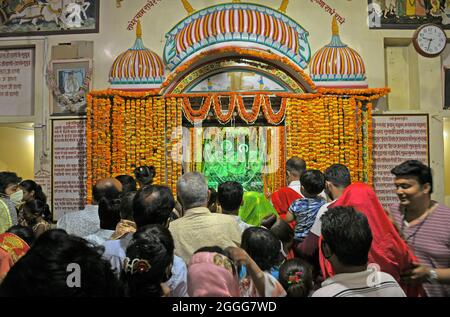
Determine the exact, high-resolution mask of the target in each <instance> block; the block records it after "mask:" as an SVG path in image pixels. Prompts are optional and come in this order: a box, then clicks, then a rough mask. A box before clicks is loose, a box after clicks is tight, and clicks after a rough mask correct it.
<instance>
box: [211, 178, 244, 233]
mask: <svg viewBox="0 0 450 317" xmlns="http://www.w3.org/2000/svg"><path fill="white" fill-rule="evenodd" d="M243 197H244V188H243V187H242V185H241V184H239V183H238V182H226V183H223V184H220V185H219V188H218V192H217V200H218V202H219V206H220V207H221V209H222V213H223V214H224V215H230V216H231V217H233V218H234V219H235V220H236V222H237V223H238V225H239V228H240V229H241V232H244V231H245V229H247V228H249V227H251V226H250V225H249V224H247V223H245V222H244V221H242V219H241V217H239V208H240V207H241V206H242V205H243V203H244V200H243Z"/></svg>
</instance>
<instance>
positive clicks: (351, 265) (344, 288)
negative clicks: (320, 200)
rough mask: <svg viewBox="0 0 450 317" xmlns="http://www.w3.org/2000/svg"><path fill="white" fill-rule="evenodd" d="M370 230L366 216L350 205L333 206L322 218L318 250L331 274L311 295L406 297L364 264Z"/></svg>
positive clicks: (383, 275) (386, 276) (393, 282)
mask: <svg viewBox="0 0 450 317" xmlns="http://www.w3.org/2000/svg"><path fill="white" fill-rule="evenodd" d="M372 239H373V238H372V232H371V230H370V226H369V222H368V220H367V217H366V216H365V215H364V214H362V213H359V212H357V211H356V210H355V209H354V208H353V207H336V208H332V209H330V211H329V212H328V213H326V214H325V215H324V216H323V217H322V243H321V252H322V255H323V257H324V259H323V263H322V265H326V263H325V259H326V260H327V261H328V262H329V264H330V265H331V267H332V269H333V272H334V275H333V276H332V277H330V278H328V279H327V280H325V281H324V282H323V283H322V288H320V289H319V290H317V291H316V292H315V293H314V294H313V295H312V297H406V295H405V293H404V292H403V290H402V288H401V287H400V285H398V283H397V282H396V280H395V279H394V278H393V277H392V276H391V275H389V274H387V273H383V272H380V271H379V270H378V269H377V267H378V266H377V265H376V264H371V265H370V266H369V267H370V268H369V267H368V259H369V250H370V248H371V246H372Z"/></svg>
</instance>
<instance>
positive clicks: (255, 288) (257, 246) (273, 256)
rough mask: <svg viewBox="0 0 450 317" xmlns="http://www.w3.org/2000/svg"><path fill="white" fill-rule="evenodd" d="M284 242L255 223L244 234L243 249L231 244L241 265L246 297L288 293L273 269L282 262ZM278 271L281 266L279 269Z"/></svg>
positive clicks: (231, 251)
mask: <svg viewBox="0 0 450 317" xmlns="http://www.w3.org/2000/svg"><path fill="white" fill-rule="evenodd" d="M281 250H282V244H281V242H280V240H278V239H277V238H276V237H275V235H274V234H273V233H272V232H270V231H269V230H267V229H264V228H258V227H251V228H248V229H247V230H245V231H244V233H243V234H242V249H239V248H228V249H227V250H226V251H228V252H229V254H230V257H231V259H232V260H233V261H234V262H235V263H238V264H240V265H241V268H240V272H239V278H240V281H239V283H240V289H241V296H242V297H285V296H286V292H285V290H284V289H283V286H281V284H280V283H279V282H278V280H277V278H276V277H274V276H273V275H272V274H273V272H272V270H273V269H274V268H275V267H277V266H278V265H280V258H281ZM276 270H277V271H278V268H277V269H276Z"/></svg>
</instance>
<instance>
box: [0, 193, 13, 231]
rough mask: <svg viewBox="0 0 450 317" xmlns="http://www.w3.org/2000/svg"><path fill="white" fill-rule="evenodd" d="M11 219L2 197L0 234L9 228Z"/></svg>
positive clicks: (0, 204)
mask: <svg viewBox="0 0 450 317" xmlns="http://www.w3.org/2000/svg"><path fill="white" fill-rule="evenodd" d="M11 226H12V219H11V215H10V214H9V209H8V205H6V204H5V203H4V202H3V200H2V199H0V234H2V233H5V232H6V230H8V229H9V228H11Z"/></svg>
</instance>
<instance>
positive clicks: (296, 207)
mask: <svg viewBox="0 0 450 317" xmlns="http://www.w3.org/2000/svg"><path fill="white" fill-rule="evenodd" d="M325 203H326V202H325V201H324V200H323V199H322V198H320V197H315V198H300V199H297V200H296V201H294V202H293V203H292V205H291V207H289V212H291V213H292V214H293V215H294V216H295V221H296V224H295V237H294V238H295V241H296V242H302V241H303V239H305V238H306V236H307V235H308V234H309V231H310V230H311V227H312V226H313V224H314V221H315V220H316V216H317V213H318V212H319V209H320V207H322V205H324V204H325Z"/></svg>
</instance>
